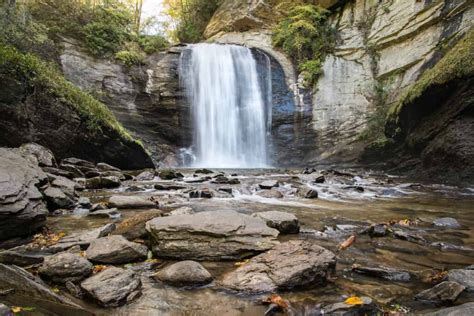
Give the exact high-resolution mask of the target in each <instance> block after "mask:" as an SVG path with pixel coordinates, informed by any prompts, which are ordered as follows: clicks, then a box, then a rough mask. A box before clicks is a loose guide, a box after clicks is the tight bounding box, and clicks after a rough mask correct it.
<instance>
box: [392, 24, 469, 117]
mask: <svg viewBox="0 0 474 316" xmlns="http://www.w3.org/2000/svg"><path fill="white" fill-rule="evenodd" d="M473 74H474V28H471V29H470V30H469V31H468V32H467V33H466V35H464V37H463V38H462V39H461V40H460V41H459V42H458V43H456V45H454V47H453V48H451V49H450V50H449V51H448V52H447V53H446V55H445V56H444V57H443V58H442V59H441V60H440V61H439V62H438V63H437V64H436V65H435V66H434V67H433V68H431V69H428V70H426V71H425V73H423V75H422V76H421V77H420V79H419V80H418V81H417V82H416V83H415V84H414V85H413V86H412V87H411V88H410V89H408V90H407V91H406V92H405V93H404V94H403V95H402V96H401V98H400V99H399V101H398V102H397V103H396V104H395V105H394V106H393V107H392V108H391V109H390V110H389V113H388V117H389V119H394V120H396V116H397V115H398V114H399V113H400V111H401V110H402V108H403V107H404V106H407V105H409V104H411V103H412V102H413V101H415V100H416V99H417V98H418V97H420V96H421V95H422V94H423V93H424V92H425V91H426V90H427V89H428V88H429V87H431V86H433V85H443V84H445V83H447V82H449V81H451V80H455V79H458V78H465V77H468V76H472V75H473Z"/></svg>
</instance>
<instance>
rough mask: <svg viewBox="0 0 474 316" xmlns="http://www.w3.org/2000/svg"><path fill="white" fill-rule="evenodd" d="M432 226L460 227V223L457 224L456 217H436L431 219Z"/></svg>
mask: <svg viewBox="0 0 474 316" xmlns="http://www.w3.org/2000/svg"><path fill="white" fill-rule="evenodd" d="M433 226H434V227H439V228H454V229H455V228H461V224H459V222H458V221H457V219H455V218H452V217H441V218H437V219H435V220H434V221H433Z"/></svg>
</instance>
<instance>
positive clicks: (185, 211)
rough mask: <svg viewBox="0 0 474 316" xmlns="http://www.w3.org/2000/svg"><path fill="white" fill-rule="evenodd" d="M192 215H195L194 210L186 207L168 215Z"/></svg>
mask: <svg viewBox="0 0 474 316" xmlns="http://www.w3.org/2000/svg"><path fill="white" fill-rule="evenodd" d="M190 214H194V211H193V209H192V208H190V207H186V206H184V207H180V208H177V209H175V210H172V211H171V212H169V213H168V214H167V215H168V216H174V215H190Z"/></svg>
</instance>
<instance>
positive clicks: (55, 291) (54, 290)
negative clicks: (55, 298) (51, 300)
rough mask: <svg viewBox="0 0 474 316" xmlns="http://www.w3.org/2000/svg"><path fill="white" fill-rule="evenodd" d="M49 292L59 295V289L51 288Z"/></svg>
mask: <svg viewBox="0 0 474 316" xmlns="http://www.w3.org/2000/svg"><path fill="white" fill-rule="evenodd" d="M51 291H53V292H54V293H59V289H58V288H57V287H53V288H52V289H51Z"/></svg>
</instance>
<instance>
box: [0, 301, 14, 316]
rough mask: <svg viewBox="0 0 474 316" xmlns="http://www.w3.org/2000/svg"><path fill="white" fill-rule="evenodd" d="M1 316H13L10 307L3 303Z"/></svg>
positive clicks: (0, 304) (1, 304) (0, 306)
mask: <svg viewBox="0 0 474 316" xmlns="http://www.w3.org/2000/svg"><path fill="white" fill-rule="evenodd" d="M0 316H13V313H12V311H11V309H10V307H8V306H7V305H5V304H3V303H0Z"/></svg>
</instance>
